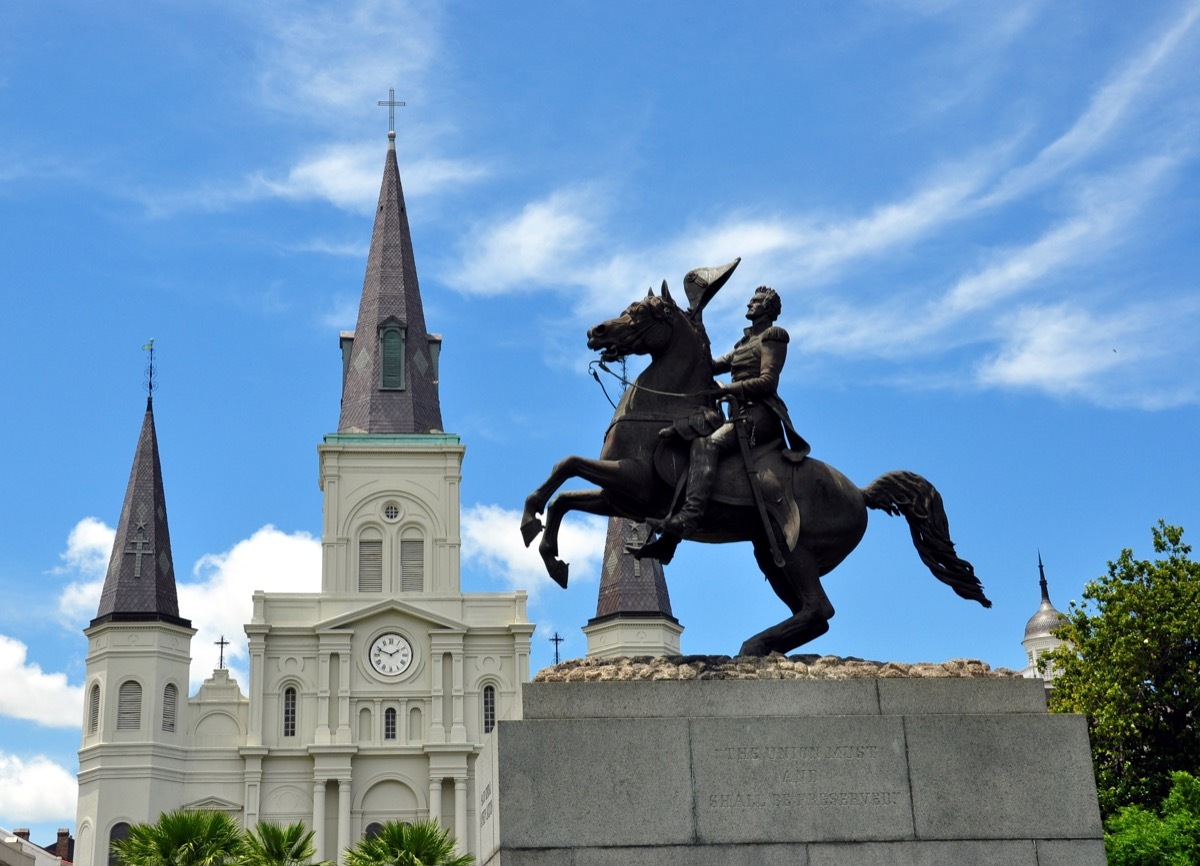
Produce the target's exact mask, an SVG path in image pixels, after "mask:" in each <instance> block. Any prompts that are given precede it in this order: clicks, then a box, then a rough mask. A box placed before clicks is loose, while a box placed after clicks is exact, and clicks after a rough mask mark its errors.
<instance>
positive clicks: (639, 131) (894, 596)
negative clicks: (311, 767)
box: [0, 0, 1200, 842]
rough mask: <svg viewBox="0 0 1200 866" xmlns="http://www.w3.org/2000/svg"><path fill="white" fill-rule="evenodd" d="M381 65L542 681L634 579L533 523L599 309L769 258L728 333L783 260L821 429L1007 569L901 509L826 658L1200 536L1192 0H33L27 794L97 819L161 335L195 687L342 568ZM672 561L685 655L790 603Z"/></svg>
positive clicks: (25, 548) (15, 204) (938, 647)
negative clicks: (219, 647) (566, 570)
mask: <svg viewBox="0 0 1200 866" xmlns="http://www.w3.org/2000/svg"><path fill="white" fill-rule="evenodd" d="M389 87H395V88H396V96H397V98H398V99H401V100H404V101H406V102H407V103H408V105H407V107H405V108H401V109H398V113H397V121H396V122H397V132H398V140H397V151H398V155H399V159H400V168H401V175H402V178H403V181H404V185H405V192H406V196H407V202H408V206H409V213H410V220H411V223H412V230H413V240H414V245H415V250H416V257H417V267H418V270H419V273H420V277H421V288H422V293H423V297H424V302H425V310H426V318H427V323H428V326H429V329H430V330H431V331H434V332H440V333H442V334H443V335H444V338H445V343H444V350H443V355H442V377H441V378H442V410H443V417H444V420H445V424H446V427H447V429H449V430H450V431H452V432H455V433H458V434H460V435H461V436H462V438H463V440H464V442H465V443H466V445H467V449H468V450H467V457H466V462H465V466H464V481H463V486H462V495H463V507H464V578H463V584H464V588H466V589H468V590H481V591H492V590H500V589H507V588H510V587H513V586H517V587H522V588H525V589H527V590H528V591H529V593H530V606H529V609H530V615H531V618H532V619H534V620H535V621H536V622H538V623H539V629H538V631H537V632H536V634H535V636H534V655H533V666H534V668H535V669H537V668H540V667H542V666H544V665H546V664H548V663H549V662H550V661H552V654H553V647H552V645H551V644H550V643H549V641H548V638H549V637H550V635H551V634H553V633H554V632H555V631H558V632H559V633H561V634H562V636H563V637H564V638H566V642H565V643H564V644H563V647H562V651H563V653H564V655H566V656H567V657H574V656H580V655H582V654H583V652H584V649H585V643H584V640H583V636H582V634H581V633H580V631H579V628H580V626H582V625H583V624H584V623H585V622H586V620H587V618H588V617H589V616H591V615H593V614H594V611H595V603H596V580H597V570H598V562H599V552H600V547H601V545H602V542H603V526H602V524H599V523H598V522H594V521H593V522H589V521H587V520H575V521H573V522H572V523H570V524H569V525H568V527H567V530H566V535H565V540H564V547H565V550H566V553H567V558H568V559H570V560H571V561H572V585H571V588H570V589H569V590H568V591H566V592H563V591H561V590H559V589H558V588H557V587H555V586H553V585H550V584H549V583H548V580H547V579H546V578H545V577H544V575H542V574H541V573H540V570H539V567H538V566H539V562H538V560H537V559H536V558H530V557H529V555H528V554H527V553H526V552H524V551H523V549H522V548H521V546H520V540H519V533H518V529H517V523H518V520H517V513H518V512H519V509H520V506H521V503H522V501H523V499H524V497H525V495H526V494H527V493H528V492H529V491H530V490H532V489H533V488H534V487H535V486H537V485H538V484H539V483H540V482H541V481H542V479H543V478H544V477H545V475H546V474H547V473H548V472H549V469H550V467H551V466H552V465H553V463H554V462H555V461H556V460H557V459H559V458H560V457H561V456H564V455H566V454H572V453H574V454H583V455H593V456H594V455H595V454H596V453H597V451H598V448H599V445H600V437H601V434H602V433H603V431H604V428H605V426H606V424H607V422H608V419H609V416H610V414H611V409H610V407H609V406H608V403H607V402H606V401H605V399H604V396H603V395H602V394H601V392H600V390H599V388H597V387H596V385H595V383H594V382H592V380H591V379H590V378H589V377H588V376H587V372H586V371H587V364H588V361H589V360H591V358H592V355H591V353H589V352H588V351H587V349H586V346H585V344H584V340H585V338H584V333H585V331H586V329H587V328H588V327H589V326H590V325H592V324H595V323H596V322H599V321H600V320H602V319H605V318H608V317H610V316H612V315H616V314H617V313H618V312H619V311H620V310H621V309H622V308H624V307H625V306H626V305H627V304H628V303H629V302H630V301H631V300H633V299H634V298H635V297H637V296H639V295H641V294H644V293H645V290H646V289H647V287H649V286H651V285H654V286H657V285H658V283H659V282H661V281H662V280H663V279H664V278H665V279H667V280H668V281H669V282H670V283H671V284H672V285H673V286H679V285H680V283H681V280H682V277H683V275H684V273H686V272H687V271H688V270H689V269H691V268H693V267H697V266H702V265H712V264H718V263H721V262H725V261H728V260H730V259H732V258H734V257H735V256H741V257H742V259H743V262H742V265H741V267H740V269H739V270H738V272H737V274H736V275H735V277H734V279H733V280H732V281H731V282H730V284H729V285H728V286H727V287H726V288H725V289H723V290H722V292H721V294H720V295H719V296H718V298H717V300H716V301H714V303H713V305H712V306H711V307H710V308H709V312H708V314H707V315H706V321H707V322H708V327H709V332H710V334H711V335H712V337H713V341H714V344H715V345H716V346H717V347H718V348H724V347H726V346H729V345H732V343H733V341H734V340H735V339H736V338H737V336H738V335H739V333H740V328H741V327H742V318H741V316H742V312H743V310H744V305H745V301H746V300H747V297H748V295H749V293H750V292H751V291H752V289H753V287H754V286H757V285H758V284H760V283H766V284H769V285H773V286H774V287H775V288H777V289H778V290H779V291H780V293H781V295H782V297H783V306H784V313H783V317H782V319H781V322H780V323H781V324H782V325H784V326H785V327H786V328H787V329H788V330H789V331H790V333H791V335H792V342H791V344H790V349H789V359H788V365H787V368H786V369H785V371H784V377H783V380H784V381H783V386H782V388H781V392H782V395H783V396H784V398H785V399H786V400H787V402H788V404H789V406H790V407H791V411H792V416H793V418H794V419H795V421H796V424H797V426H798V427H799V429H800V431H801V432H802V433H803V434H804V435H805V436H806V438H808V440H809V441H810V442H812V443H813V448H814V453H815V455H816V456H818V457H820V458H821V459H823V460H825V461H826V462H829V463H831V464H833V465H835V466H837V467H838V468H839V469H841V470H842V471H843V472H845V473H846V474H847V475H848V476H849V477H850V478H851V479H852V480H854V481H855V482H856V483H858V484H860V485H866V484H867V483H868V482H870V481H871V480H872V479H873V478H875V477H876V476H877V475H879V474H881V473H883V472H885V471H888V470H891V469H898V468H905V469H911V470H913V471H916V472H919V473H920V474H922V475H924V476H925V477H927V478H928V479H930V480H931V481H932V482H933V483H934V484H935V485H937V487H938V488H939V490H940V491H941V492H942V495H943V497H944V499H945V502H946V506H947V510H948V513H949V516H950V524H951V529H952V531H953V534H954V538H955V540H956V542H957V544H958V548H959V552H960V553H961V554H962V555H963V556H964V557H966V558H967V559H969V560H971V561H972V562H974V564H975V566H976V570H977V572H978V574H979V575H980V577H981V578H982V579H983V582H984V584H985V586H986V589H987V592H988V594H989V595H990V596H991V598H992V599H993V600H994V602H995V607H994V608H993V609H991V610H984V609H982V608H980V607H979V606H978V605H974V604H971V603H968V602H965V601H962V600H960V599H958V598H957V597H956V596H954V595H953V593H951V592H950V591H949V590H948V589H947V588H946V587H944V586H942V585H941V584H939V583H938V582H937V581H935V580H934V579H933V578H932V577H931V576H930V575H929V574H928V572H927V571H924V570H923V567H922V566H921V564H920V561H919V559H918V558H917V556H916V553H915V552H914V551H913V549H912V546H911V543H910V541H909V538H908V533H907V529H906V527H905V525H904V523H903V521H902V520H900V519H898V518H889V517H887V516H885V515H883V514H881V513H873V514H872V516H871V524H870V528H869V530H868V533H867V536H866V538H865V540H864V541H863V543H862V545H861V546H860V547H859V549H858V550H857V551H856V552H855V553H854V554H853V555H852V556H851V557H850V558H849V559H848V560H847V561H846V562H845V563H844V564H843V565H842V566H841V567H840V568H839V569H838V570H837V571H836V572H835V573H834V574H833V575H831V576H830V577H828V578H827V579H826V587H827V590H828V593H829V595H830V597H831V599H832V601H833V603H834V605H835V607H836V608H837V610H838V613H837V616H836V617H835V619H834V620H833V622H832V627H831V630H830V632H829V633H828V634H827V635H826V636H824V637H822V638H820V639H819V640H817V641H816V642H814V643H813V644H811V645H810V646H809V647H807V648H806V649H807V650H808V651H812V652H820V653H834V654H838V655H856V656H862V657H867V658H875V659H896V660H901V661H922V660H930V661H943V660H946V659H949V658H956V657H972V658H981V659H984V660H985V661H987V662H989V663H991V664H993V665H996V666H1001V665H1003V666H1008V667H1013V668H1019V667H1021V666H1022V665H1023V663H1024V660H1023V655H1022V651H1021V646H1020V639H1021V636H1022V630H1023V627H1024V623H1025V621H1026V619H1027V618H1028V617H1029V616H1030V615H1031V614H1032V613H1033V612H1034V610H1035V609H1036V607H1037V601H1038V595H1037V582H1036V581H1037V555H1038V550H1039V549H1040V550H1041V553H1042V556H1043V558H1044V560H1045V563H1046V570H1047V576H1048V577H1049V580H1050V586H1051V594H1052V597H1053V599H1054V601H1055V602H1056V604H1057V605H1058V606H1059V607H1060V608H1064V609H1065V608H1066V606H1067V603H1068V602H1069V601H1070V600H1071V599H1078V598H1080V592H1081V589H1082V586H1083V584H1084V583H1085V582H1086V581H1087V580H1089V579H1091V578H1094V577H1096V576H1098V575H1100V574H1101V573H1103V571H1104V569H1105V563H1106V561H1107V560H1109V559H1113V558H1115V557H1116V556H1117V555H1118V553H1119V552H1120V550H1121V548H1123V547H1132V548H1134V550H1135V551H1136V552H1137V553H1138V554H1139V555H1142V556H1150V555H1151V550H1150V532H1149V530H1150V527H1151V525H1152V524H1153V523H1154V522H1155V521H1156V520H1158V519H1159V518H1160V517H1161V518H1165V519H1166V520H1168V521H1169V522H1172V523H1178V524H1182V525H1183V526H1185V527H1187V528H1189V529H1190V530H1191V531H1192V532H1195V533H1200V497H1197V496H1196V481H1197V479H1198V478H1200V449H1197V447H1196V440H1197V433H1198V432H1200V425H1198V423H1197V421H1198V416H1200V409H1198V406H1200V376H1198V373H1200V361H1198V360H1197V351H1196V350H1197V343H1198V340H1197V336H1196V335H1197V333H1198V332H1200V293H1198V292H1197V274H1200V192H1198V190H1200V186H1198V184H1197V178H1198V166H1197V156H1198V153H1197V150H1198V143H1200V136H1198V135H1197V128H1196V127H1197V118H1200V3H1196V2H1154V3H1146V4H1138V5H1136V7H1135V6H1133V5H1131V4H1127V3H1123V2H1099V3H1098V2H1083V0H1060V2H1023V0H1017V2H1011V3H1004V4H999V3H995V4H981V3H974V2H961V3H960V2H953V0H926V2H922V0H912V2H862V3H815V2H814V3H794V4H784V3H778V4H769V3H768V4H757V5H755V6H754V7H745V6H739V7H734V6H732V5H730V4H725V3H717V2H697V0H690V2H687V3H683V2H660V3H654V4H632V3H625V2H612V3H607V2H606V3H599V2H594V3H583V2H580V3H562V2H555V3H549V2H527V3H521V4H483V3H480V4H467V3H445V4H438V3H421V2H413V3H406V2H348V3H345V4H338V7H337V8H336V10H335V9H334V8H333V7H332V6H328V5H325V4H318V3H312V4H309V3H271V4H265V3H264V4H243V3H233V2H213V3H208V4H204V5H203V6H197V5H194V4H185V3H177V2H164V3H157V4H152V5H147V4H103V5H96V4H89V3H80V2H53V0H51V2H43V3H8V4H4V5H3V6H2V7H0V238H2V241H0V244H2V246H0V248H2V249H3V252H4V257H3V258H4V266H3V268H2V269H0V279H2V280H3V297H4V306H5V312H6V316H5V318H6V321H7V323H8V327H7V328H6V334H5V339H4V340H3V342H2V343H0V359H2V360H0V364H2V369H3V376H2V377H0V389H2V390H0V395H2V397H0V406H3V407H4V413H5V416H4V423H3V424H0V437H2V439H0V454H3V455H4V457H5V462H6V472H5V479H4V489H5V495H4V496H3V497H2V498H0V509H2V513H0V526H2V527H3V530H2V531H0V539H2V540H0V581H2V582H3V587H4V597H5V601H6V604H4V606H3V607H2V608H0V678H3V680H4V681H5V683H6V686H7V687H6V688H5V689H4V690H3V694H0V826H4V827H12V826H14V825H32V826H33V827H34V838H35V839H38V840H42V841H46V842H48V841H50V840H52V839H53V835H54V828H55V827H57V826H68V825H73V822H74V799H73V797H74V794H73V790H72V786H73V773H74V772H75V769H76V762H75V750H76V749H77V747H78V737H79V734H78V727H79V719H80V715H81V710H80V706H81V696H80V683H81V681H82V676H83V670H84V654H85V650H86V648H85V643H84V640H83V637H82V634H81V629H82V627H83V626H84V625H85V624H86V623H87V621H88V620H89V619H90V618H91V617H92V616H93V615H94V613H95V604H96V599H97V597H98V583H97V581H98V580H99V578H100V577H101V576H102V574H103V569H104V567H105V563H106V560H107V556H108V552H109V551H108V545H110V544H111V538H112V528H113V527H114V526H115V523H116V519H117V515H118V513H119V510H120V505H121V499H122V496H123V494H124V488H125V483H126V480H127V478H128V472H129V466H130V460H131V458H132V456H133V448H134V445H135V442H136V437H137V432H138V428H139V425H140V423H141V416H142V410H143V404H144V392H143V391H142V377H143V367H144V363H145V358H144V355H143V353H142V351H141V347H142V346H143V344H145V343H146V341H147V340H148V339H149V338H151V337H153V338H154V339H155V341H156V342H155V346H156V350H157V361H158V369H159V376H158V381H159V384H160V387H159V390H158V392H157V394H156V398H155V414H156V419H157V423H158V433H159V443H160V447H161V451H162V458H163V464H164V475H165V481H166V495H167V502H168V507H169V514H170V523H171V536H172V545H173V548H174V556H175V564H176V570H177V572H178V573H179V574H180V575H181V583H180V597H181V607H182V613H183V615H184V616H187V617H190V618H191V619H192V620H193V621H194V623H195V625H196V626H197V627H198V628H200V629H201V631H200V634H199V635H198V636H197V638H196V639H195V641H194V644H193V656H194V661H193V681H194V682H193V685H195V684H198V682H199V681H200V680H202V679H203V678H204V677H205V676H206V675H207V674H208V673H209V672H210V671H211V669H212V667H213V666H214V665H215V663H216V647H214V646H212V641H214V640H216V638H217V637H218V636H219V635H221V634H226V635H228V636H229V637H231V638H234V644H233V646H232V647H231V648H230V653H231V666H232V668H233V671H234V673H235V675H236V676H238V678H239V680H240V681H241V682H242V683H243V685H244V684H245V671H244V662H245V647H244V638H243V636H242V635H241V633H240V627H239V624H240V623H241V622H242V621H243V620H244V619H245V618H246V617H248V615H249V614H248V611H249V606H248V605H249V596H250V593H251V592H252V591H253V590H254V589H259V588H262V589H284V588H300V587H304V586H311V587H313V588H314V589H315V588H316V586H317V583H318V579H319V560H318V550H319V532H320V503H321V501H320V492H319V490H318V488H317V484H316V477H317V476H316V470H317V461H316V446H317V444H318V443H319V442H320V440H321V437H322V435H324V434H325V433H329V432H332V431H333V430H334V428H335V427H336V425H337V413H338V396H339V377H340V359H339V354H338V342H337V332H338V330H339V329H344V328H352V327H353V325H354V310H355V307H356V304H357V299H358V294H359V291H360V289H361V285H362V277H363V271H364V268H365V256H366V251H367V245H368V242H369V238H370V228H371V219H372V213H373V208H374V202H375V198H376V196H377V194H378V189H379V181H380V177H381V173H382V168H383V160H384V154H385V149H386V145H387V142H386V132H387V111H386V109H382V108H379V107H377V106H376V101H377V100H380V99H386V98H387V94H388V88H389ZM668 582H669V585H670V591H671V597H672V601H673V604H674V609H675V613H676V615H677V616H678V618H679V619H680V621H681V622H682V624H683V625H684V626H685V628H686V631H685V632H684V634H683V648H684V651H685V652H689V653H731V652H734V651H736V649H737V647H738V646H739V645H740V643H741V642H742V640H744V639H745V638H746V637H747V636H749V635H750V634H752V633H754V632H756V631H758V630H760V629H761V628H764V627H766V626H767V625H769V624H771V623H773V622H775V621H777V620H779V619H780V618H782V616H783V614H784V608H783V606H782V604H781V603H780V602H778V601H777V600H776V599H774V597H773V596H771V594H770V592H769V590H768V588H767V586H766V585H765V583H764V581H763V580H762V578H761V576H760V575H759V574H758V572H757V571H756V570H755V568H754V566H753V561H752V558H751V556H750V554H749V551H748V550H747V549H744V548H740V547H736V546H731V547H724V548H713V547H699V546H685V547H684V548H683V549H681V552H680V554H679V555H678V557H677V558H676V560H675V562H674V563H672V565H671V566H669V568H668ZM243 608H244V610H243ZM18 778H19V779H23V780H25V782H26V783H25V784H16V783H15V781H14V780H15V779H18ZM29 780H33V783H32V784H30V783H29Z"/></svg>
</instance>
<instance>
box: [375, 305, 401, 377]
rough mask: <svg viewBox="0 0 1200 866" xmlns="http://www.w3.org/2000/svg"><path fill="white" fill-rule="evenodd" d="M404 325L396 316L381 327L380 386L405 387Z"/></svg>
mask: <svg viewBox="0 0 1200 866" xmlns="http://www.w3.org/2000/svg"><path fill="white" fill-rule="evenodd" d="M404 336H405V329H404V325H402V324H401V323H400V320H399V319H397V318H395V317H394V316H393V317H391V318H389V319H387V320H386V321H384V323H383V324H382V325H381V326H380V328H379V387H380V388H384V389H388V390H402V389H403V388H404Z"/></svg>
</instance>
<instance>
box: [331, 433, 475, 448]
mask: <svg viewBox="0 0 1200 866" xmlns="http://www.w3.org/2000/svg"><path fill="white" fill-rule="evenodd" d="M324 442H325V444H326V445H417V446H425V447H429V448H435V447H437V446H440V445H461V444H462V440H461V439H460V438H459V436H458V434H457V433H327V434H325V439H324Z"/></svg>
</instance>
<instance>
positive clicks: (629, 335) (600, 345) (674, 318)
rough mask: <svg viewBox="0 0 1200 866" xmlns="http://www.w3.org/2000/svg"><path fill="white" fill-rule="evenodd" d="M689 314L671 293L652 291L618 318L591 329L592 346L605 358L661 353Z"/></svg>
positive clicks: (590, 346)
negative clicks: (674, 299) (661, 294)
mask: <svg viewBox="0 0 1200 866" xmlns="http://www.w3.org/2000/svg"><path fill="white" fill-rule="evenodd" d="M682 321H685V316H684V314H683V312H682V311H680V309H679V308H678V307H677V306H675V302H674V301H673V300H672V299H671V296H670V295H669V294H664V295H663V296H661V297H660V296H657V295H655V294H654V292H653V291H651V292H650V293H649V294H647V295H646V297H644V298H642V299H641V300H640V301H634V302H633V303H632V304H630V305H629V306H628V307H626V308H625V312H623V313H622V314H621V315H619V316H617V317H616V318H615V319H609V320H608V321H606V322H601V323H600V324H598V325H596V326H595V327H593V328H589V329H588V332H587V334H588V343H587V344H588V348H589V349H597V350H599V351H600V359H601V360H602V361H616V360H619V359H621V358H623V357H625V356H626V355H657V354H659V353H660V352H663V351H665V350H666V349H667V347H668V346H670V344H671V338H672V336H673V334H674V329H675V327H676V326H677V325H679V324H680V323H681V322H682Z"/></svg>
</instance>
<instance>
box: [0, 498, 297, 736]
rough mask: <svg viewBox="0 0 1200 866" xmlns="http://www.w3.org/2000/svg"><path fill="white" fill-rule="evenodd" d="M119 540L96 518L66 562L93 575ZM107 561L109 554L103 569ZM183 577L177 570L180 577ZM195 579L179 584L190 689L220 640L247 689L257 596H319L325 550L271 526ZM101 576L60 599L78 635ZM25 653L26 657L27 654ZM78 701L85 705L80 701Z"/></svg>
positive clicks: (72, 542)
mask: <svg viewBox="0 0 1200 866" xmlns="http://www.w3.org/2000/svg"><path fill="white" fill-rule="evenodd" d="M113 534H114V531H113V530H112V529H109V528H108V527H107V526H105V525H104V524H103V523H101V522H100V521H98V520H96V519H95V518H91V517H88V518H84V519H83V520H81V521H80V522H79V523H78V524H77V525H76V527H75V529H73V530H72V531H71V535H70V538H69V540H68V544H67V548H68V549H67V552H66V553H64V554H62V557H63V559H64V560H66V561H75V560H77V561H79V562H83V563H87V564H89V567H90V568H95V564H96V562H97V561H98V560H97V559H96V556H95V551H96V550H98V549H106V550H108V551H111V549H112V539H113ZM107 556H108V553H107V552H106V553H105V562H107ZM81 570H82V569H81ZM179 571H180V569H179V566H178V563H176V572H177V573H178V572H179ZM192 571H193V574H194V575H195V577H196V578H197V579H196V580H195V581H193V582H186V581H183V580H178V581H177V582H176V590H177V591H178V595H179V611H180V614H181V615H182V616H183V617H184V618H185V619H190V620H191V621H192V624H193V626H195V628H197V629H198V632H197V634H196V636H195V637H194V638H192V670H191V679H192V685H193V686H196V685H198V684H199V683H200V682H201V681H203V680H204V679H205V678H206V677H208V676H209V675H210V674H211V672H212V670H213V668H215V667H216V666H217V662H218V655H219V650H218V648H217V647H216V646H215V645H214V643H213V642H214V641H215V640H217V638H219V637H221V636H224V637H225V639H226V640H228V641H230V645H229V646H228V647H226V648H225V659H226V663H227V664H229V662H230V661H232V662H233V664H232V665H230V667H232V668H233V669H234V671H235V676H237V677H238V678H239V681H240V682H241V683H242V684H243V685H245V684H246V682H247V680H246V675H245V671H244V670H243V669H242V668H240V667H239V666H238V665H237V662H238V660H244V659H245V658H246V646H245V635H244V633H243V631H242V627H243V626H244V625H245V624H246V623H248V622H249V621H250V617H251V614H252V612H253V611H252V601H251V595H252V593H253V592H254V591H255V590H258V589H261V590H264V591H266V592H317V591H319V590H320V588H321V544H320V542H319V541H318V540H317V539H315V538H313V537H312V536H311V535H309V534H308V533H307V532H296V533H291V534H288V533H286V532H281V531H280V530H278V529H276V528H275V527H274V526H270V525H268V526H264V527H263V528H262V529H260V530H258V531H257V532H255V533H254V534H253V535H252V536H250V537H249V538H247V539H245V540H243V541H239V542H238V543H237V544H235V545H233V547H231V548H230V549H229V550H227V551H225V552H223V553H210V554H206V555H205V556H202V557H201V558H200V560H199V561H198V562H197V563H196V565H195V567H194V568H193V569H192ZM84 573H85V574H87V573H96V572H95V571H92V572H88V571H84ZM99 574H100V575H101V576H100V577H98V578H97V579H95V580H88V581H80V582H75V583H71V584H70V585H68V586H67V587H66V588H65V589H64V590H63V592H62V594H61V595H60V596H59V599H58V607H59V614H60V616H61V618H62V619H63V621H64V622H65V623H66V624H68V625H69V626H71V627H72V628H77V627H79V626H81V625H83V624H86V623H87V622H88V621H89V620H90V619H91V618H92V617H93V616H95V614H96V609H97V608H98V607H99V605H100V593H101V591H102V589H103V586H104V578H103V569H102V568H101V569H99ZM0 640H3V638H0ZM19 646H20V645H19ZM21 651H22V653H23V652H24V647H23V646H21ZM22 658H23V655H22ZM3 659H4V655H3V645H2V644H0V662H2V661H3ZM33 670H36V668H34V669H33ZM38 673H40V671H39V672H38ZM43 676H45V675H43ZM52 676H53V677H61V676H62V675H61V674H54V675H52ZM64 683H65V680H64ZM2 700H3V699H2V698H0V708H2V707H3V703H2ZM47 700H49V699H47ZM76 700H77V701H78V700H82V698H80V697H78V695H76ZM71 723H72V724H76V723H77V720H76V719H75V718H74V717H72V719H71Z"/></svg>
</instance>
